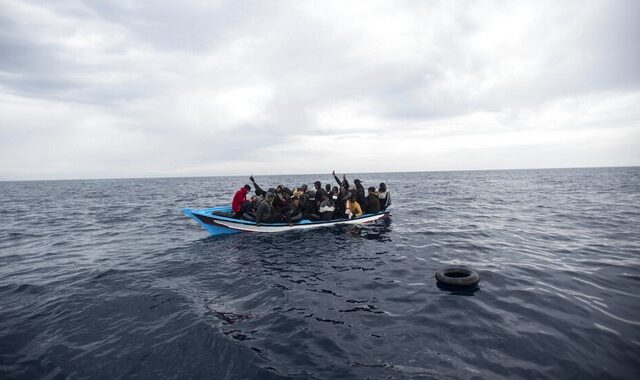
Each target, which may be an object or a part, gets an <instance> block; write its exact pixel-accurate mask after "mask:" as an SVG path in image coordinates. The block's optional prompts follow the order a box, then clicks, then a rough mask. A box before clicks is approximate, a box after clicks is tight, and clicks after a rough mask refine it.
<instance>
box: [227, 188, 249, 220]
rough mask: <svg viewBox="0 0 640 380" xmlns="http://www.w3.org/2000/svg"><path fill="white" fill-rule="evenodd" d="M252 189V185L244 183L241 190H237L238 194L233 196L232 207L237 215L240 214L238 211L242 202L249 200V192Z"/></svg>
mask: <svg viewBox="0 0 640 380" xmlns="http://www.w3.org/2000/svg"><path fill="white" fill-rule="evenodd" d="M250 191H251V186H249V185H244V186H243V187H241V188H240V190H238V191H236V194H235V195H234V196H233V200H232V201H231V209H232V210H233V212H234V213H236V215H237V216H240V215H239V214H238V213H239V212H240V207H242V204H243V203H244V202H246V201H247V194H248V193H249V192H250Z"/></svg>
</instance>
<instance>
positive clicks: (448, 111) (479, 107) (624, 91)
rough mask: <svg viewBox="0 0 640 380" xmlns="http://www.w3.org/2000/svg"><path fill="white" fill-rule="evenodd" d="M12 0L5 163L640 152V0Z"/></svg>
mask: <svg viewBox="0 0 640 380" xmlns="http://www.w3.org/2000/svg"><path fill="white" fill-rule="evenodd" d="M0 5H1V7H0V23H1V24H2V25H3V27H2V28H0V49H1V51H2V55H1V56H0V133H1V134H2V139H1V140H0V179H34V178H79V177H80V178H96V177H130V176H165V175H214V174H241V173H239V171H242V172H252V171H253V172H254V173H293V172H298V173H308V172H324V171H327V170H329V168H336V169H338V170H341V171H352V172H353V171H372V170H374V171H375V170H388V171H403V170H433V169H437V170H446V169H481V168H502V167H509V168H515V167H535V166H553V167H557V166H584V165H637V164H639V163H640V156H639V154H638V153H635V152H638V151H640V149H638V148H640V147H639V146H638V145H640V144H639V143H638V142H640V139H638V137H639V136H638V135H639V134H640V132H639V129H640V115H639V111H638V104H639V103H640V102H639V100H640V95H639V94H640V71H638V70H637V67H640V44H639V43H638V42H637V36H638V35H640V26H639V25H638V24H637V22H635V20H634V15H636V14H638V13H639V11H640V4H638V2H635V1H626V2H625V1H622V2H615V3H614V2H605V1H594V2H588V3H583V2H578V1H570V2H565V3H563V4H556V3H553V2H544V1H543V2H538V1H530V2H517V3H515V2H501V1H481V2H469V3H466V2H450V1H436V2H416V1H402V2H388V1H367V2H348V3H345V2H338V1H327V2H321V3H316V2H293V3H292V2H269V3H265V2H261V1H238V2H229V1H217V2H209V1H190V2H170V1H168V2H160V3H157V4H153V3H148V2H132V1H112V2H94V1H79V0H78V1H59V2H52V3H42V2H36V1H33V2H31V1H11V0H4V1H1V2H0ZM36 20H37V22H35V21H36ZM576 142H579V145H580V146H579V147H576ZM542 153H544V154H542ZM506 158H508V159H506ZM341 168H342V169H341Z"/></svg>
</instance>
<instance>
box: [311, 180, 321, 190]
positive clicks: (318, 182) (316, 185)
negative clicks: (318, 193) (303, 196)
mask: <svg viewBox="0 0 640 380" xmlns="http://www.w3.org/2000/svg"><path fill="white" fill-rule="evenodd" d="M313 187H315V188H316V190H318V189H320V188H321V187H322V183H321V182H320V181H315V182H314V183H313Z"/></svg>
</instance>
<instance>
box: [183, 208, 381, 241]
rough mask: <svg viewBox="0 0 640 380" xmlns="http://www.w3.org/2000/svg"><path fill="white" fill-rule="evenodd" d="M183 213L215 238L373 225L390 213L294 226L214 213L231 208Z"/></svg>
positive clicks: (304, 222) (308, 222) (223, 211)
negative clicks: (351, 225) (239, 234)
mask: <svg viewBox="0 0 640 380" xmlns="http://www.w3.org/2000/svg"><path fill="white" fill-rule="evenodd" d="M182 211H183V212H184V214H185V215H187V216H189V217H191V218H193V219H194V220H196V221H197V222H198V223H199V224H200V225H201V226H202V227H203V228H204V229H206V230H207V231H208V232H209V233H210V234H211V235H214V236H215V235H227V234H234V233H239V232H261V233H275V232H285V231H292V230H307V229H312V228H322V227H330V226H335V225H341V224H361V223H371V222H375V221H376V220H379V219H382V218H384V217H386V216H388V215H389V212H380V213H377V214H366V215H362V216H361V217H359V218H354V219H337V220H329V221H310V220H306V219H304V220H302V221H300V222H299V223H295V224H293V225H288V224H286V223H262V224H260V225H258V224H256V223H255V222H252V221H248V220H242V219H236V218H231V217H226V216H221V215H216V214H214V211H218V212H222V213H225V212H227V213H228V212H231V207H229V206H221V207H212V208H206V209H199V210H192V209H188V208H185V209H184V210H182Z"/></svg>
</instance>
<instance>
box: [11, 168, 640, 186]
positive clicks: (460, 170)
mask: <svg viewBox="0 0 640 380" xmlns="http://www.w3.org/2000/svg"><path fill="white" fill-rule="evenodd" d="M637 167H640V165H622V166H572V167H544V168H543V167H540V168H510V169H505V168H501V169H498V168H494V169H454V170H408V171H380V172H340V173H337V172H336V175H338V174H343V173H344V174H388V173H446V172H488V171H517V170H567V169H615V168H637ZM250 175H254V174H250ZM257 175H259V176H264V177H278V176H303V175H308V176H311V175H324V174H323V173H287V174H257ZM327 175H331V173H329V172H327ZM243 176H244V175H196V176H165V177H111V178H109V177H107V178H59V179H7V180H4V179H0V182H53V181H110V180H126V179H172V178H216V177H217V178H233V177H243Z"/></svg>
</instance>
